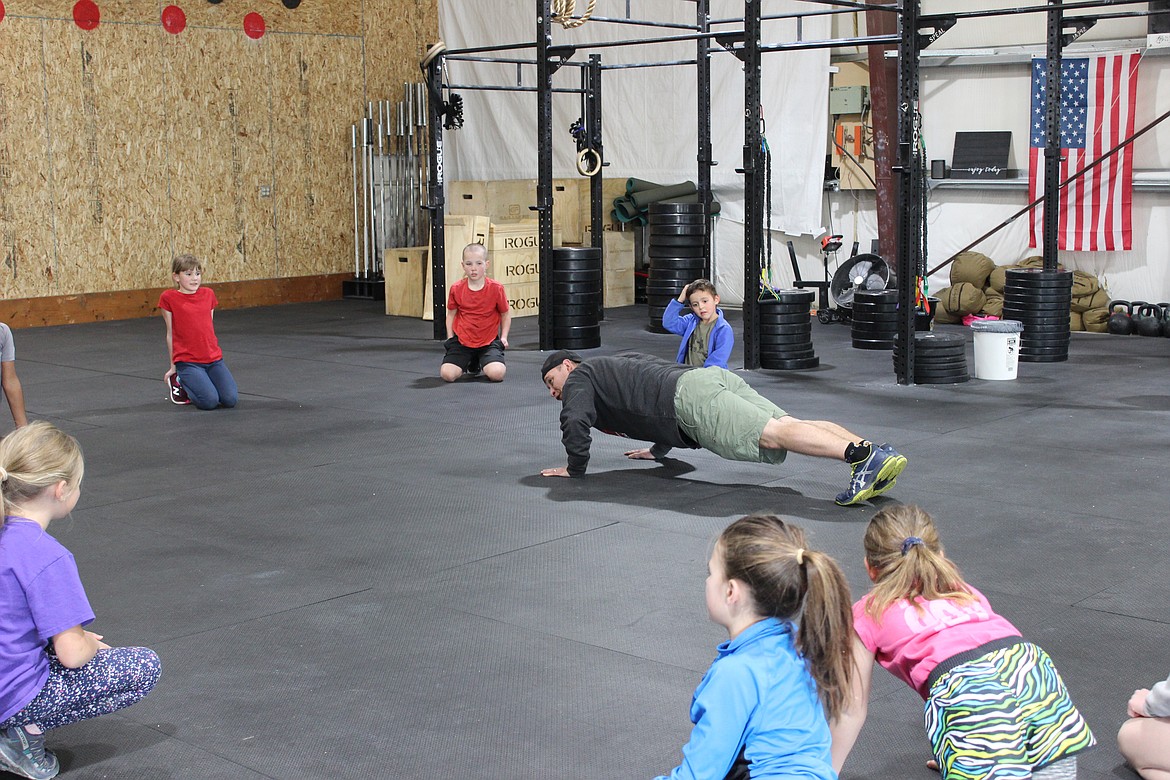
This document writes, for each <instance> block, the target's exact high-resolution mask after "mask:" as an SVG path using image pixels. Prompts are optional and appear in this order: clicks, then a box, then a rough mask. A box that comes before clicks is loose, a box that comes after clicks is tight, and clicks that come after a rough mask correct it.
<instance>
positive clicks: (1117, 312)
mask: <svg viewBox="0 0 1170 780" xmlns="http://www.w3.org/2000/svg"><path fill="white" fill-rule="evenodd" d="M1131 311H1132V309H1131V307H1130V303H1129V301H1110V302H1109V312H1110V314H1109V320H1108V321H1107V326H1108V328H1109V332H1110V333H1112V334H1113V335H1114V336H1128V335H1129V334H1131V333H1133V320H1132V319H1131V318H1130V316H1129V313H1130V312H1131Z"/></svg>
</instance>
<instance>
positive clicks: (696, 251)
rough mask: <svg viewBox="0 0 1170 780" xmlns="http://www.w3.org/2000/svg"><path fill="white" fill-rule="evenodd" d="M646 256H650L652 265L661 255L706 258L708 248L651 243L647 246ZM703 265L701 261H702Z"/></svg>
mask: <svg viewBox="0 0 1170 780" xmlns="http://www.w3.org/2000/svg"><path fill="white" fill-rule="evenodd" d="M646 256H647V257H649V258H650V265H651V266H653V265H654V261H655V260H656V259H657V258H659V257H680V258H682V257H686V258H692V259H693V258H696V257H697V258H700V259H702V258H705V257H706V256H707V250H706V249H705V248H704V247H702V246H657V245H655V244H651V245H650V246H649V247H647V248H646ZM700 265H701V263H700Z"/></svg>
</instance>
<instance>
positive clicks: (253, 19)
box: [244, 11, 264, 40]
mask: <svg viewBox="0 0 1170 780" xmlns="http://www.w3.org/2000/svg"><path fill="white" fill-rule="evenodd" d="M244 35H247V36H248V37H249V38H253V39H257V40H258V39H260V38H263V37H264V17H263V16H261V15H260V14H258V13H256V12H255V11H253V12H252V13H250V14H248V15H247V16H245V17H244Z"/></svg>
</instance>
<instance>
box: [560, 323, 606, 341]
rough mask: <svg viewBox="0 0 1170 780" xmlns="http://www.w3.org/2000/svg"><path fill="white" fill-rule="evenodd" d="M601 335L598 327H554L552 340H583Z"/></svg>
mask: <svg viewBox="0 0 1170 780" xmlns="http://www.w3.org/2000/svg"><path fill="white" fill-rule="evenodd" d="M600 334H601V326H600V325H596V324H595V325H565V326H561V325H554V326H553V338H555V339H584V338H592V337H594V336H598V335H600Z"/></svg>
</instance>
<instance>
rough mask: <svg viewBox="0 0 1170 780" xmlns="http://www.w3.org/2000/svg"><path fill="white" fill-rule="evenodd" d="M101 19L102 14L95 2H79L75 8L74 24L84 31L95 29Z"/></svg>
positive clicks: (80, 0) (81, 0)
mask: <svg viewBox="0 0 1170 780" xmlns="http://www.w3.org/2000/svg"><path fill="white" fill-rule="evenodd" d="M101 19H102V12H101V11H99V10H98V7H97V3H95V2H94V1H93V0H77V3H76V4H75V5H74V6H73V22H74V24H76V25H77V26H78V27H80V28H81V29H83V30H93V29H95V28H96V27H97V26H98V23H99V22H100V21H101Z"/></svg>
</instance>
